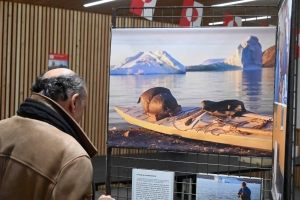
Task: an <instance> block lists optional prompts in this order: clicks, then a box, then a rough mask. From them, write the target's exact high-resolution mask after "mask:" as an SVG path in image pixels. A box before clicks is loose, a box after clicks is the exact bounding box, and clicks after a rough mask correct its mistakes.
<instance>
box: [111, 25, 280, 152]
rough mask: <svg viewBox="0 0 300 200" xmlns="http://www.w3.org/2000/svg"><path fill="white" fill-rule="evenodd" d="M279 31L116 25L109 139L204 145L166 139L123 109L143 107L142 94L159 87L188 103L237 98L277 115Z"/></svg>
mask: <svg viewBox="0 0 300 200" xmlns="http://www.w3.org/2000/svg"><path fill="white" fill-rule="evenodd" d="M275 31H276V29H275V28H274V27H235V28H225V27H221V28H220V27H218V28H217V27H215V28H191V29H180V28H161V29H160V28H156V29H147V28H143V29H112V32H111V34H112V35H111V58H110V90H109V119H108V129H109V130H108V137H107V138H108V146H110V147H124V148H142V149H159V150H180V151H195V152H199V151H202V150H201V148H202V147H203V146H202V145H201V143H199V142H200V141H197V140H192V141H188V142H186V141H183V140H181V139H180V138H179V139H178V138H172V137H170V138H166V137H169V136H165V135H164V134H159V133H157V132H159V131H154V132H153V131H152V132H151V130H148V129H149V128H148V129H147V128H146V129H145V127H146V126H144V125H142V124H138V123H136V124H135V123H134V122H131V123H129V122H128V120H127V119H126V118H124V117H122V116H121V115H120V114H119V113H118V112H116V109H115V107H116V106H117V107H125V108H126V107H131V106H136V107H139V108H141V107H142V105H143V104H141V103H140V104H137V102H139V98H140V97H141V95H142V94H143V93H144V92H145V91H147V90H149V89H151V88H154V87H163V88H166V89H168V90H169V91H170V92H171V93H172V95H173V97H174V98H175V99H176V101H177V104H178V105H180V106H181V107H201V102H202V101H205V100H209V101H223V100H228V99H230V100H231V99H233V100H238V101H240V102H243V104H244V106H245V108H246V109H247V110H249V111H251V112H254V113H256V114H262V115H272V113H273V104H272V102H273V92H274V90H273V87H274V67H275ZM173 97H172V98H173ZM153 130H154V129H153ZM147 131H149V133H148V134H147V133H145V132H147ZM185 145H186V147H185ZM191 146H192V147H191ZM217 149H218V148H217Z"/></svg>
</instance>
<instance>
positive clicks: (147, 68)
mask: <svg viewBox="0 0 300 200" xmlns="http://www.w3.org/2000/svg"><path fill="white" fill-rule="evenodd" d="M182 73H185V67H184V66H183V65H182V64H181V63H180V62H178V61H177V60H175V59H174V58H173V57H172V56H171V55H170V54H168V53H167V52H166V51H163V50H155V51H145V52H142V51H141V52H139V53H138V54H136V55H134V56H131V57H127V58H126V59H125V60H124V61H123V62H122V63H120V64H119V65H116V66H115V67H114V69H112V70H111V74H182Z"/></svg>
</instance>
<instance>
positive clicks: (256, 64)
mask: <svg viewBox="0 0 300 200" xmlns="http://www.w3.org/2000/svg"><path fill="white" fill-rule="evenodd" d="M262 55H263V53H262V48H261V44H260V43H259V41H258V38H257V37H256V36H249V37H247V38H246V39H245V40H244V41H242V43H241V44H239V45H238V47H237V49H236V50H235V54H234V55H233V56H231V57H229V58H226V59H223V58H214V59H208V60H205V61H204V62H202V63H201V64H200V65H190V66H186V67H185V68H186V71H226V70H241V69H243V70H245V69H261V68H262V65H263V60H262Z"/></svg>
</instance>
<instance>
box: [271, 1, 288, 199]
mask: <svg viewBox="0 0 300 200" xmlns="http://www.w3.org/2000/svg"><path fill="white" fill-rule="evenodd" d="M291 11H292V0H284V1H283V2H282V5H281V7H280V10H279V13H278V27H277V49H276V68H275V96H274V124H273V125H274V128H273V167H272V169H273V173H272V177H273V178H272V196H273V199H276V200H279V199H282V198H283V188H284V184H283V182H284V160H285V142H286V122H287V120H288V119H287V109H288V108H287V99H288V76H289V60H290V53H289V51H290V38H291V37H290V35H291V14H292V13H291Z"/></svg>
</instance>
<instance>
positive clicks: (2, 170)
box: [0, 68, 97, 200]
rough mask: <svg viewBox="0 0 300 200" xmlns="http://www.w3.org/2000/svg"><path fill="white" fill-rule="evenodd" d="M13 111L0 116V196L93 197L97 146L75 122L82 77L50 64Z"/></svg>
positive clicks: (83, 95) (83, 97)
mask: <svg viewBox="0 0 300 200" xmlns="http://www.w3.org/2000/svg"><path fill="white" fill-rule="evenodd" d="M31 91H32V92H33V94H32V96H31V97H30V98H27V99H26V100H25V101H24V102H23V103H22V104H21V105H20V107H19V109H18V111H17V115H15V116H13V117H11V118H9V119H5V120H2V121H0V183H1V184H0V199H10V200H27V199H28V200H29V199H30V200H35V199H36V200H40V199H43V200H45V199H58V200H60V199H64V200H68V199H70V200H75V199H92V174H93V169H92V164H91V160H90V157H92V156H94V155H96V154H97V149H96V148H95V147H94V145H93V144H92V143H91V142H90V140H89V139H88V137H87V136H86V134H85V133H84V132H83V130H82V129H81V128H80V126H79V124H78V123H79V122H80V119H81V117H82V115H83V112H84V109H85V107H86V104H87V100H88V94H87V89H86V83H85V81H84V80H83V79H82V78H81V77H80V76H79V75H77V74H75V73H74V72H73V71H71V70H69V69H64V68H58V69H53V70H50V71H48V72H46V73H45V74H43V75H41V76H40V77H38V78H37V80H36V82H35V83H34V84H33V86H32V88H31Z"/></svg>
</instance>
